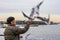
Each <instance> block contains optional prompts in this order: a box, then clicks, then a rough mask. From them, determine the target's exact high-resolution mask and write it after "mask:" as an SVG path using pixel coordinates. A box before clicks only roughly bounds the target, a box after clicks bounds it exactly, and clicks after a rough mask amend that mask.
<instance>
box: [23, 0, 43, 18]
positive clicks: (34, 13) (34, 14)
mask: <svg viewBox="0 0 60 40" xmlns="http://www.w3.org/2000/svg"><path fill="white" fill-rule="evenodd" d="M43 1H44V0H43ZM43 1H41V2H40V3H39V4H38V5H37V6H36V7H33V8H32V11H31V14H30V16H27V15H26V14H25V13H24V12H23V11H22V13H23V15H24V17H26V18H28V19H34V18H36V17H37V16H38V15H39V8H40V6H41V4H42V3H43Z"/></svg>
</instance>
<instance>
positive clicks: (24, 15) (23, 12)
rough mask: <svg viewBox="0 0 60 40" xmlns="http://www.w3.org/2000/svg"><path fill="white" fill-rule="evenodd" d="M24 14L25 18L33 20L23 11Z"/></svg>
mask: <svg viewBox="0 0 60 40" xmlns="http://www.w3.org/2000/svg"><path fill="white" fill-rule="evenodd" d="M22 13H23V16H24V17H26V18H28V19H31V18H30V17H28V16H27V15H26V14H25V13H24V12H23V11H22Z"/></svg>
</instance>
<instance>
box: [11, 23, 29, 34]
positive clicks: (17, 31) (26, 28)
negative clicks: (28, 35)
mask: <svg viewBox="0 0 60 40" xmlns="http://www.w3.org/2000/svg"><path fill="white" fill-rule="evenodd" d="M28 29H29V25H28V24H26V26H25V27H24V28H18V27H14V28H12V29H11V30H12V31H13V33H14V34H23V33H25V32H26V31H27V30H28Z"/></svg>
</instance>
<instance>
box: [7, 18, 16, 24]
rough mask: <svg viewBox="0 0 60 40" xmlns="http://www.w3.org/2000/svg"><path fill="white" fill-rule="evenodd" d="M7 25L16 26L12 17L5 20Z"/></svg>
mask: <svg viewBox="0 0 60 40" xmlns="http://www.w3.org/2000/svg"><path fill="white" fill-rule="evenodd" d="M7 24H10V25H16V20H15V18H14V17H8V18H7Z"/></svg>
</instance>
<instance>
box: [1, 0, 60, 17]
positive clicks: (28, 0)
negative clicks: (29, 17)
mask: <svg viewBox="0 0 60 40" xmlns="http://www.w3.org/2000/svg"><path fill="white" fill-rule="evenodd" d="M41 1H42V0H0V16H2V15H9V14H10V15H11V14H12V13H15V14H17V13H20V12H21V11H24V12H26V14H29V13H30V12H31V8H32V7H34V6H36V5H37V4H38V3H39V2H41ZM42 14H45V15H48V14H51V15H56V16H59V17H60V0H44V3H43V4H42V5H41V7H40V15H42ZM42 16H43V15H42Z"/></svg>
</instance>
